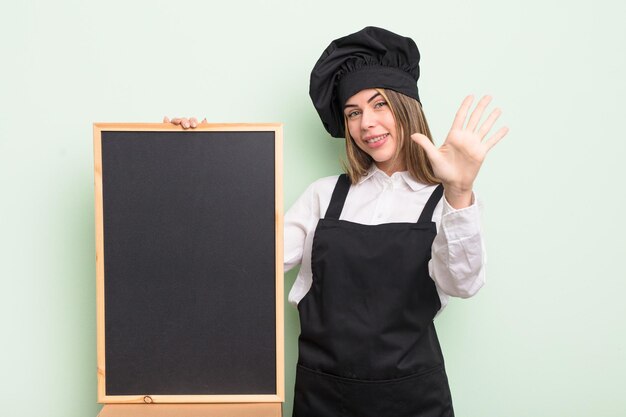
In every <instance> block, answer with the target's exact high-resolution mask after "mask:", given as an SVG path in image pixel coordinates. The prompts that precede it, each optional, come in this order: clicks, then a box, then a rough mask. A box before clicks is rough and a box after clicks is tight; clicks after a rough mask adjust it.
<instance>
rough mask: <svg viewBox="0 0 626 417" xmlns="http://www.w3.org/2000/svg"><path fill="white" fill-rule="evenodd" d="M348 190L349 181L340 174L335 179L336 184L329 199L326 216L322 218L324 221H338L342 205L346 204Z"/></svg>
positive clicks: (345, 176)
mask: <svg viewBox="0 0 626 417" xmlns="http://www.w3.org/2000/svg"><path fill="white" fill-rule="evenodd" d="M349 190H350V179H349V178H348V176H347V175H346V174H341V175H340V176H339V178H337V184H335V189H334V190H333V195H332V197H331V198H330V204H329V205H328V209H327V210H326V215H325V216H324V218H325V219H335V220H339V216H341V211H342V210H343V205H344V203H345V202H346V197H347V196H348V191H349Z"/></svg>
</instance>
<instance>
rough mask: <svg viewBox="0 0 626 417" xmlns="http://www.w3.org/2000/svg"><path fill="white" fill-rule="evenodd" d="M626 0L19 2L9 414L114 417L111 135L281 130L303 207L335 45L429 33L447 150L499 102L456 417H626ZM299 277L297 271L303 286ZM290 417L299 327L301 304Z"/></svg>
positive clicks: (8, 238) (292, 329)
mask: <svg viewBox="0 0 626 417" xmlns="http://www.w3.org/2000/svg"><path fill="white" fill-rule="evenodd" d="M624 16H626V6H625V3H624V2H621V1H617V0H615V1H595V2H590V1H585V2H577V1H547V0H542V1H539V0H527V1H496V0H476V1H448V2H444V1H441V2H434V1H430V2H424V1H406V2H400V1H341V2H335V1H333V2H330V1H315V2H313V1H311V2H302V1H282V2H279V1H255V2H252V1H250V2H237V1H233V2H229V3H222V2H220V3H217V2H216V3H211V2H207V1H199V0H198V1H179V2H171V1H168V2H166V1H154V0H152V1H148V0H143V1H134V2H133V1H119V0H114V1H107V2H104V1H101V2H87V1H78V0H75V1H71V0H59V1H54V2H51V1H22V2H17V1H15V2H6V4H3V6H2V12H1V13H0V47H1V49H0V53H1V57H2V65H1V67H0V68H1V69H0V71H1V77H0V118H1V119H0V158H1V160H0V190H1V191H2V193H1V202H0V256H1V257H2V259H1V262H0V277H1V283H2V290H1V291H0V297H1V299H0V320H1V323H2V327H1V331H2V333H1V334H2V341H1V343H0V346H1V349H2V350H1V354H0V361H1V362H0V370H1V371H0V378H1V386H2V388H1V389H0V396H1V398H2V412H1V414H2V415H5V416H11V417H13V416H47V417H57V416H58V417H71V416H77V417H78V416H81V417H82V416H96V414H97V413H98V411H99V409H100V407H101V406H100V405H98V404H97V403H96V332H95V312H96V310H95V259H94V258H95V256H94V254H95V244H94V209H93V156H92V123H93V122H159V121H160V120H161V118H162V117H163V116H164V115H169V116H176V115H197V116H201V117H203V116H206V117H207V118H208V119H209V120H210V121H213V122H282V123H284V134H285V136H284V137H285V159H284V173H285V178H284V184H285V206H286V207H289V205H290V204H291V203H292V202H293V201H294V200H295V199H296V198H297V196H298V195H299V194H300V193H301V192H302V191H303V190H304V188H305V187H306V186H307V185H308V184H309V183H310V182H312V181H313V180H315V179H317V178H319V177H321V176H326V175H331V174H335V173H338V172H339V170H340V162H339V157H338V155H341V154H342V152H343V150H342V149H343V143H342V141H341V140H335V139H330V138H329V137H328V135H327V134H326V132H325V131H324V130H323V128H322V125H321V123H320V122H319V120H318V118H317V115H316V113H315V110H314V109H313V107H312V105H311V103H310V100H309V97H308V77H309V73H310V70H311V68H312V66H313V64H314V63H315V61H316V60H317V58H318V57H319V55H320V54H321V52H322V50H323V49H324V48H325V47H326V46H327V45H328V43H329V42H330V41H331V40H332V39H334V38H336V37H339V36H343V35H345V34H348V33H351V32H354V31H356V30H359V29H361V28H362V27H363V26H366V25H376V26H382V27H386V28H388V29H390V30H393V31H395V32H398V33H400V34H403V35H407V36H411V37H412V38H413V39H415V41H416V42H417V44H418V46H419V47H420V50H421V53H422V65H421V69H422V76H421V79H420V83H419V86H420V95H421V97H422V101H423V104H424V108H425V112H426V115H427V117H428V119H429V122H430V125H431V128H432V130H433V134H434V136H435V140H436V142H438V143H441V140H442V139H443V138H444V137H445V134H446V132H447V129H448V128H449V126H450V123H451V121H452V118H453V116H454V113H455V111H456V109H457V107H458V105H459V104H460V102H461V100H462V98H463V97H464V96H465V95H466V94H469V93H474V94H477V95H482V94H484V93H489V94H492V95H493V96H494V98H495V99H494V106H499V107H501V108H502V109H503V112H504V113H503V116H502V117H501V122H499V125H504V124H506V125H508V126H509V127H510V128H511V131H510V133H509V135H508V136H507V137H506V138H505V139H504V141H502V142H501V143H500V144H499V145H498V146H497V147H496V148H494V149H493V150H492V152H491V153H490V154H489V156H488V158H487V161H486V163H485V165H484V166H483V169H482V172H481V174H480V177H479V180H478V182H477V184H476V190H477V193H478V195H479V196H480V197H481V200H482V202H483V203H484V211H483V218H484V223H483V227H484V230H485V236H486V245H487V248H488V253H489V262H488V266H487V269H488V272H487V274H488V278H487V281H488V283H487V285H486V286H485V287H484V288H483V289H482V290H481V292H480V293H479V294H478V295H477V296H476V297H474V298H472V299H470V300H456V299H455V300H452V302H451V304H450V306H449V307H448V308H447V309H446V311H445V312H444V314H442V315H441V316H440V317H439V318H438V319H437V325H438V329H439V333H440V337H441V342H442V345H443V349H444V353H445V355H446V359H447V367H448V372H449V378H450V383H451V387H452V391H453V397H454V400H455V406H456V412H457V416H459V417H473V416H476V417H478V416H480V417H502V416H507V417H517V416H533V417H541V416H567V417H574V416H593V417H603V416H607V417H608V416H624V415H626V396H625V395H624V392H626V383H624V375H626V352H625V345H626V325H625V324H624V318H625V317H626V303H624V293H625V292H626V273H624V270H623V262H624V258H626V242H625V237H624V236H625V231H626V228H625V223H626V222H625V220H624V216H623V214H622V211H623V209H624V207H625V206H626V199H625V193H624V179H625V178H626V169H625V168H624V165H625V163H624V157H625V153H626V144H625V139H626V138H625V135H624V128H623V123H624V116H623V112H624V110H625V106H624V99H625V93H626V83H625V82H624V74H626V58H625V53H624V45H626V29H624V25H623V18H624ZM294 278H295V273H294V272H291V273H289V274H287V275H286V282H285V290H286V292H287V291H288V290H289V288H290V287H291V283H292V282H293V280H294ZM285 333H286V367H285V369H286V392H287V401H286V404H285V408H284V410H285V415H286V416H288V415H290V413H291V408H292V397H293V377H294V364H295V360H296V339H297V335H298V321H297V312H296V310H295V309H294V308H292V307H291V306H289V305H288V306H286V323H285Z"/></svg>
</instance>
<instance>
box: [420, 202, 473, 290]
mask: <svg viewBox="0 0 626 417" xmlns="http://www.w3.org/2000/svg"><path fill="white" fill-rule="evenodd" d="M440 205H442V212H441V213H442V214H441V221H440V222H439V224H438V232H437V236H436V237H435V240H434V241H433V246H432V258H431V260H430V262H429V265H428V267H429V272H430V276H431V277H432V278H433V280H434V281H435V284H436V285H437V287H438V288H439V289H440V290H441V291H442V292H443V293H444V294H447V295H449V296H452V297H461V298H468V297H471V296H473V295H474V294H476V293H477V292H478V290H479V289H480V288H481V287H482V286H483V285H484V283H485V250H484V245H483V240H482V234H481V230H480V211H479V208H478V204H477V203H476V201H475V200H474V202H473V203H472V205H471V206H469V207H465V208H462V209H458V210H456V209H454V208H453V207H451V206H450V204H448V202H447V201H446V200H445V197H443V198H442V199H441V202H440Z"/></svg>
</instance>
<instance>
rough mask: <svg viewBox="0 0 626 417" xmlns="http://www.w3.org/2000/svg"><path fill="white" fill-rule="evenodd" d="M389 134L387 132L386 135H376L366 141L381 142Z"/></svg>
mask: <svg viewBox="0 0 626 417" xmlns="http://www.w3.org/2000/svg"><path fill="white" fill-rule="evenodd" d="M387 136H389V133H385V134H384V135H380V136H374V137H373V138H370V139H367V140H366V141H365V143H376V142H380V141H381V140H383V139H385V138H386V137H387Z"/></svg>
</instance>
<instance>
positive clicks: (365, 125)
mask: <svg viewBox="0 0 626 417" xmlns="http://www.w3.org/2000/svg"><path fill="white" fill-rule="evenodd" d="M376 123H377V117H376V113H374V112H373V111H371V110H370V109H367V108H366V109H365V110H363V113H362V114H361V130H363V131H366V130H368V129H370V128H372V127H374V126H376Z"/></svg>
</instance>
